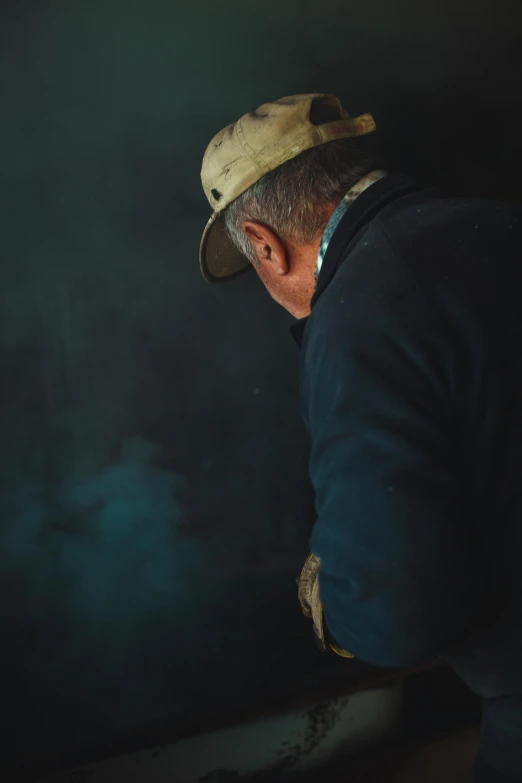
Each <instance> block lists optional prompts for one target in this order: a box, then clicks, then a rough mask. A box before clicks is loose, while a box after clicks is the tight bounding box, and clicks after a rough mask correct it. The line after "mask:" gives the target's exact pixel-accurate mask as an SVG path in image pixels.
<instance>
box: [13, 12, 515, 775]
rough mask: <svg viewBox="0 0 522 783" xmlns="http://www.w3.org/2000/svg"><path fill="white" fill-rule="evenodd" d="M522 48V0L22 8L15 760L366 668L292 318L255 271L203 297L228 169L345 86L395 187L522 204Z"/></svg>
mask: <svg viewBox="0 0 522 783" xmlns="http://www.w3.org/2000/svg"><path fill="white" fill-rule="evenodd" d="M521 36H522V28H521V14H520V3H519V2H517V1H516V0H513V2H509V1H507V0H501V1H499V0H496V2H494V0H484V1H483V2H471V0H423V2H413V1H411V2H407V1H406V0H403V1H402V2H399V1H397V0H395V1H394V0H380V1H377V0H371V1H370V2H365V3H362V2H358V3H354V2H346V0H344V2H340V0H323V2H321V3H318V2H316V3H311V2H308V1H307V0H301V1H300V2H296V1H295V0H291V1H290V0H285V1H283V2H281V0H278V2H274V0H266V2H263V3H258V2H255V3H236V2H226V3H221V4H218V3H216V4H210V3H208V2H202V3H198V2H194V3H191V4H187V5H185V4H181V3H178V2H170V3H167V2H163V3H160V2H158V0H149V2H147V3H135V2H125V3H124V2H120V3H118V2H115V1H114V0H90V1H89V2H75V3H65V2H39V3H24V2H19V3H11V4H7V5H6V4H4V6H3V10H2V11H1V17H0V68H1V70H0V80H1V81H0V89H1V103H0V161H1V186H2V189H1V195H0V198H1V201H0V206H1V210H0V215H1V218H0V222H1V226H2V231H1V243H2V247H1V272H2V276H1V287H0V295H1V310H0V319H1V325H0V367H1V371H2V376H1V388H0V398H1V404H2V405H1V425H2V429H1V432H2V438H1V441H0V460H1V468H2V472H1V476H0V481H1V492H0V522H1V532H0V564H1V572H0V587H1V590H2V596H3V597H2V615H3V617H2V626H1V627H2V663H3V665H2V669H1V672H0V677H1V682H0V689H1V691H2V706H1V711H2V723H3V731H2V733H3V738H4V740H5V751H4V753H3V760H4V762H5V763H6V764H10V763H22V762H23V763H32V762H33V761H38V760H41V759H48V760H51V761H52V760H53V759H56V758H57V757H58V755H59V754H66V753H68V752H72V751H84V750H85V751H88V750H89V749H92V748H96V747H99V746H100V745H101V744H104V743H105V744H107V743H108V742H110V741H111V738H121V737H122V736H126V732H132V731H133V730H134V727H139V726H141V725H143V724H147V725H151V724H154V722H155V721H161V720H163V719H164V718H166V717H167V716H175V717H176V719H177V720H178V721H180V722H181V723H182V724H183V722H187V723H188V722H191V721H192V722H193V721H194V719H195V716H196V717H197V716H198V715H201V714H203V713H208V712H210V713H213V714H219V715H221V714H222V715H224V716H225V715H226V713H228V712H230V711H232V710H234V709H236V708H243V707H245V708H246V707H248V708H250V707H252V708H255V707H257V706H262V705H263V704H265V703H266V702H267V700H268V699H269V698H270V697H271V695H274V694H278V693H283V692H284V691H285V689H286V688H288V687H290V685H292V686H296V685H299V683H300V682H302V688H303V690H305V689H306V688H307V687H308V686H309V683H310V682H311V681H312V680H313V679H314V678H317V677H318V675H319V673H320V672H321V671H324V670H325V669H330V668H334V669H335V667H339V666H341V667H346V666H347V665H349V664H346V662H344V661H341V662H340V661H338V660H337V659H335V660H328V659H325V658H324V657H322V656H321V655H320V654H319V653H318V652H317V651H316V649H315V647H314V646H313V642H312V638H311V629H310V628H309V626H308V624H307V623H306V622H305V621H304V620H303V618H302V617H301V615H300V611H299V607H298V605H297V603H296V595H295V583H294V578H295V576H296V575H297V574H298V572H299V569H300V566H301V563H302V560H303V558H304V557H305V555H306V552H307V540H308V536H309V533H310V529H311V525H312V524H313V519H314V512H313V497H312V494H311V490H310V487H309V483H308V478H307V458H308V443H307V439H306V435H305V433H304V431H303V426H302V424H301V419H300V413H299V399H298V387H297V372H298V361H299V355H298V350H297V347H296V346H295V345H294V343H293V341H292V339H291V337H290V334H289V332H288V326H289V323H290V318H289V316H287V314H286V313H284V312H283V311H282V310H280V309H279V308H278V307H277V306H276V305H275V304H273V303H272V301H271V300H270V299H269V297H268V296H267V295H266V293H265V292H264V290H262V288H261V286H260V284H259V282H258V280H257V279H256V278H255V277H254V275H253V274H249V275H247V276H245V277H244V278H241V279H240V280H238V281H237V282H236V283H235V284H233V285H230V286H224V287H210V286H208V285H207V284H205V283H204V282H203V280H202V278H201V276H200V273H199V269H198V262H197V252H198V245H199V239H200V235H201V232H202V229H203V227H204V224H205V222H206V220H207V218H208V216H209V211H210V208H209V206H208V204H207V202H206V200H205V197H204V195H203V192H202V190H201V186H200V181H199V171H200V166H201V158H202V156H203V152H204V150H205V147H206V145H207V144H208V142H209V141H210V139H211V138H212V136H213V135H214V134H215V133H217V131H219V130H220V129H221V128H222V127H224V126H225V125H228V124H229V123H231V122H234V121H235V120H236V119H237V118H238V117H239V116H241V115H242V114H244V113H245V112H247V111H250V110H253V109H255V108H256V107H257V106H258V105H259V104H261V103H263V102H264V101H266V100H274V99H277V98H279V97H282V96H284V95H289V94H292V93H297V92H310V91H324V92H334V93H337V94H338V95H339V96H340V97H341V98H342V100H343V102H344V103H345V105H346V106H347V108H348V110H349V111H350V112H351V113H352V114H358V113H362V112H366V111H370V112H372V113H373V114H374V116H375V119H376V121H377V125H378V129H379V130H378V133H379V136H380V139H381V145H382V150H383V152H384V153H385V155H387V157H388V160H389V165H390V168H392V169H393V170H395V169H401V170H403V171H405V172H406V173H410V174H413V175H415V176H418V177H419V178H421V179H423V180H426V181H427V182H430V183H434V184H442V185H445V186H447V187H448V188H450V189H452V190H454V191H455V192H457V191H458V192H465V193H471V194H479V195H490V194H494V195H498V196H503V195H504V196H506V197H510V198H519V197H520V194H521V190H522V186H521V182H520V181H521V174H522V162H521V155H520V134H521V120H522V107H521V100H520V95H521V76H522V54H521V46H520V40H521ZM115 741H116V740H115Z"/></svg>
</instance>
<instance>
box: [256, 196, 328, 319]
mask: <svg viewBox="0 0 522 783" xmlns="http://www.w3.org/2000/svg"><path fill="white" fill-rule="evenodd" d="M334 209H335V205H332V207H331V209H328V214H327V218H329V217H330V215H331V213H332V212H333V210H334ZM241 228H242V229H243V231H244V232H245V234H246V235H247V236H248V238H249V239H250V241H251V243H252V246H253V248H254V251H255V253H256V256H257V260H258V265H257V266H256V267H255V270H256V273H257V276H258V277H259V279H260V280H261V282H262V283H263V285H264V286H265V288H266V290H267V291H268V293H269V294H270V296H271V297H272V299H273V300H274V301H275V302H277V304H279V305H281V307H284V308H285V310H287V311H288V312H289V313H290V314H291V315H293V316H294V318H306V317H307V316H308V315H310V300H311V299H312V296H313V293H314V289H315V267H316V261H317V254H318V253H319V246H320V244H321V238H322V234H321V235H319V236H318V237H316V239H315V240H314V241H313V242H310V243H309V244H299V243H295V242H292V241H291V240H288V239H284V238H281V237H279V236H278V235H277V234H276V233H275V232H273V231H272V230H271V229H270V228H268V227H267V226H265V225H263V224H261V223H256V222H255V221H250V220H247V221H244V222H243V223H242V225H241Z"/></svg>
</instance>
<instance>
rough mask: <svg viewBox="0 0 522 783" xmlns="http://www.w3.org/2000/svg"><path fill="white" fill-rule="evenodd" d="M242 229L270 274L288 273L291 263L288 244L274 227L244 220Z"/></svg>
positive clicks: (280, 274) (261, 263)
mask: <svg viewBox="0 0 522 783" xmlns="http://www.w3.org/2000/svg"><path fill="white" fill-rule="evenodd" d="M241 229H242V230H243V232H244V233H245V234H246V235H247V237H248V238H249V239H250V241H251V242H252V244H253V246H254V251H255V254H256V256H257V260H258V261H259V264H260V265H261V266H262V267H263V268H264V269H265V270H266V271H267V272H268V273H269V274H273V275H278V276H282V275H286V274H288V271H289V269H290V265H289V259H288V251H287V248H286V245H285V244H284V242H283V241H282V240H281V239H280V238H279V237H278V236H277V234H276V233H275V232H274V231H272V229H270V228H268V226H265V225H264V224H263V223H256V222H255V221H253V220H245V221H243V223H241Z"/></svg>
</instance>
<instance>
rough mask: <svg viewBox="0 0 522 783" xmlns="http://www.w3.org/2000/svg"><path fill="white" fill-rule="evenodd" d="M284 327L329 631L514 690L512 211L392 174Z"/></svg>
mask: <svg viewBox="0 0 522 783" xmlns="http://www.w3.org/2000/svg"><path fill="white" fill-rule="evenodd" d="M292 331H293V333H294V336H295V338H296V340H297V341H298V343H299V344H300V345H301V346H302V356H301V395H302V409H303V416H304V420H305V424H306V426H307V429H308V431H309V434H310V437H311V441H312V452H311V459H310V475H311V479H312V482H313V485H314V488H315V492H316V510H317V522H316V524H315V526H314V529H313V534H312V539H311V549H312V551H313V552H314V553H315V554H316V555H318V556H319V557H320V559H321V563H322V570H321V575H320V591H321V598H322V602H323V608H324V616H325V620H326V624H327V626H328V629H329V631H330V633H331V635H332V636H333V637H334V639H335V641H336V642H337V643H338V644H339V645H340V646H341V647H343V648H344V649H346V650H349V651H350V652H352V653H353V654H354V655H355V656H356V657H357V658H360V659H361V660H363V661H367V662H369V663H373V664H377V665H383V666H408V665H412V664H415V663H418V662H420V661H422V660H425V659H428V658H431V657H433V656H438V655H443V656H447V657H449V658H450V660H452V662H453V663H454V664H455V667H456V668H457V670H459V669H460V671H461V673H462V674H463V676H465V675H468V676H467V679H468V681H469V680H472V681H473V682H471V683H470V684H472V686H473V685H475V687H478V689H479V690H480V688H481V687H482V686H483V690H484V691H487V692H488V693H489V692H491V690H492V689H493V690H496V691H498V690H500V691H504V690H505V691H506V692H509V691H511V690H513V688H520V687H521V686H522V565H521V563H522V205H519V204H513V203H506V202H502V201H494V200H488V199H470V198H456V197H455V198H453V197H451V196H450V195H447V194H445V193H443V192H440V191H439V190H437V189H435V188H424V187H422V186H421V185H419V184H417V183H416V182H415V181H414V180H412V179H411V178H409V177H407V176H404V175H401V174H393V175H389V176H387V177H385V178H384V179H382V180H380V181H378V182H376V183H375V184H373V185H372V186H371V187H370V188H368V189H367V190H366V191H364V192H363V193H362V194H361V195H360V196H359V197H358V198H357V199H356V201H355V202H354V203H353V204H352V205H351V206H350V207H349V209H348V211H347V212H346V214H345V216H344V217H343V218H342V220H341V222H340V224H339V225H338V227H337V229H336V230H335V233H334V235H333V237H332V239H331V241H330V244H329V247H328V250H327V252H326V256H325V258H324V262H323V266H322V269H321V273H320V275H319V279H318V285H317V289H316V292H315V294H314V297H313V299H312V312H311V315H310V316H309V318H307V319H304V320H303V321H299V322H297V323H296V324H295V325H294V326H293V327H292ZM493 670H495V671H493ZM501 670H502V671H501ZM465 678H466V676H465ZM479 681H480V682H479Z"/></svg>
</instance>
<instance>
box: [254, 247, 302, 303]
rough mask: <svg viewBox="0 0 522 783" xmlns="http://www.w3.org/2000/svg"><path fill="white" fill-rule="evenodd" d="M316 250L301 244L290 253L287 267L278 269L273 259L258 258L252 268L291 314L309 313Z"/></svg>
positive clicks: (276, 299) (267, 288)
mask: <svg viewBox="0 0 522 783" xmlns="http://www.w3.org/2000/svg"><path fill="white" fill-rule="evenodd" d="M316 258H317V253H315V252H314V250H313V249H310V250H308V251H307V250H306V249H305V246H301V248H297V249H295V250H294V252H291V253H290V258H289V264H288V265H289V271H288V272H287V273H286V274H284V275H282V274H280V273H278V271H277V270H278V267H277V265H276V264H277V262H276V264H274V263H273V262H272V263H271V260H270V259H264V258H261V259H260V262H259V265H258V266H257V267H254V268H255V271H256V274H257V276H258V277H259V279H260V280H261V282H262V283H263V285H264V287H265V288H266V290H267V291H268V293H269V294H270V296H271V297H272V299H273V300H274V302H277V304H278V305H281V307H284V309H285V310H287V311H288V312H289V313H290V314H291V315H293V316H294V318H306V317H307V316H308V315H310V300H311V299H312V296H313V293H314V287H315V261H316Z"/></svg>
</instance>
